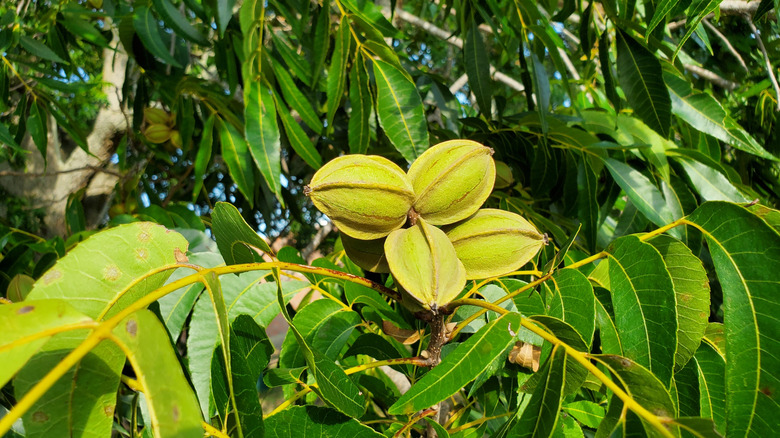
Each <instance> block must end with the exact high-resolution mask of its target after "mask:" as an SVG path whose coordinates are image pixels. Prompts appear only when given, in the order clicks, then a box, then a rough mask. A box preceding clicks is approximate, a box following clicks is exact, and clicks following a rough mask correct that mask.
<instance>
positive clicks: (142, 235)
mask: <svg viewBox="0 0 780 438" xmlns="http://www.w3.org/2000/svg"><path fill="white" fill-rule="evenodd" d="M151 238H152V236H151V234H149V233H147V232H146V231H141V232H140V233H138V241H139V242H148V241H149V240H150V239H151Z"/></svg>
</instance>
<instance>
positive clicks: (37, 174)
mask: <svg viewBox="0 0 780 438" xmlns="http://www.w3.org/2000/svg"><path fill="white" fill-rule="evenodd" d="M85 170H91V171H93V172H102V173H107V174H109V175H113V176H115V177H117V178H121V177H122V176H123V175H122V174H121V173H119V172H117V171H116V170H111V169H106V168H105V167H100V166H92V165H86V166H84V167H76V168H73V169H65V170H56V171H53V172H25V171H17V170H2V171H0V177H2V176H13V177H22V178H41V177H46V176H54V175H63V174H66V173H73V172H81V171H85Z"/></svg>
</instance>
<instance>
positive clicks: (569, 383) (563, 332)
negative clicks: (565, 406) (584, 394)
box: [526, 315, 588, 395]
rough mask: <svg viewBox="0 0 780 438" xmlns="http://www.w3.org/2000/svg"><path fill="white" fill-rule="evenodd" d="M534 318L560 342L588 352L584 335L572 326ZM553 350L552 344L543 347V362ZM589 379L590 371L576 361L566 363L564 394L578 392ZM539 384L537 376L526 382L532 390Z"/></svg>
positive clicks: (539, 316)
mask: <svg viewBox="0 0 780 438" xmlns="http://www.w3.org/2000/svg"><path fill="white" fill-rule="evenodd" d="M532 318H533V321H534V322H535V323H537V324H539V325H542V326H543V327H544V328H545V329H547V331H549V332H550V333H552V334H553V335H555V337H557V338H558V339H559V340H560V341H562V342H564V343H565V344H567V345H569V346H570V347H572V348H574V349H575V350H577V351H582V352H586V351H588V346H587V345H586V344H585V341H584V340H583V338H582V335H581V334H580V333H578V332H577V330H575V329H574V327H572V326H571V324H569V323H567V322H564V321H562V320H560V319H558V318H555V317H552V316H545V315H536V316H533V317H532ZM553 349H554V346H553V345H552V344H550V343H547V342H545V343H544V345H542V354H541V358H542V360H544V358H546V357H548V356H549V355H550V354H551V352H552V350H553ZM587 377H588V371H587V370H586V369H585V367H583V366H582V365H580V364H579V363H578V362H576V361H568V362H566V381H565V382H564V388H563V394H564V395H570V394H574V393H575V392H577V390H578V389H580V387H581V386H582V384H583V383H585V380H586V379H587ZM539 383H540V381H539V379H538V378H536V377H535V376H532V377H531V379H529V380H528V381H527V382H526V386H528V387H529V388H530V387H534V385H537V384H539Z"/></svg>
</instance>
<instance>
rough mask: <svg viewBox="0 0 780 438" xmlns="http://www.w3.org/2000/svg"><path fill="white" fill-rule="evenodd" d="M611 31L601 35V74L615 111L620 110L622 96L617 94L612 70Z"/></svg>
mask: <svg viewBox="0 0 780 438" xmlns="http://www.w3.org/2000/svg"><path fill="white" fill-rule="evenodd" d="M609 49H610V44H609V32H602V33H601V37H599V64H601V76H602V77H603V78H604V88H605V89H606V90H605V91H606V93H607V98H608V99H609V101H610V102H612V106H614V107H615V111H620V108H621V105H620V102H621V101H620V97H619V96H618V94H617V89H616V88H615V80H614V77H613V74H612V72H613V71H614V70H613V69H612V65H613V63H612V61H611V59H610V56H609Z"/></svg>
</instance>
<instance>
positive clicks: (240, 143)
mask: <svg viewBox="0 0 780 438" xmlns="http://www.w3.org/2000/svg"><path fill="white" fill-rule="evenodd" d="M217 130H218V131H219V138H220V143H221V144H222V159H223V160H225V164H227V167H228V171H229V172H230V176H231V177H232V178H233V182H235V183H236V186H238V190H240V191H241V193H243V194H244V197H245V198H246V200H247V202H249V205H250V206H253V205H254V198H255V197H254V194H255V174H254V169H253V167H254V166H252V154H251V152H250V151H249V147H248V146H247V144H246V140H244V137H243V136H242V135H241V133H240V132H238V130H237V129H236V128H235V127H234V126H233V125H232V124H231V123H229V122H224V121H221V120H220V121H219V123H217Z"/></svg>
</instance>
